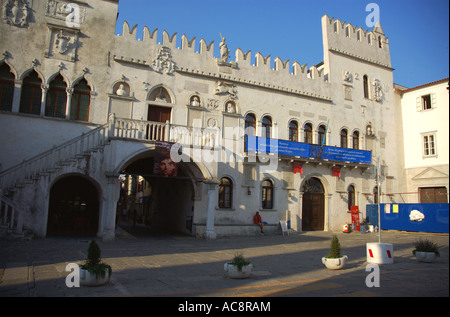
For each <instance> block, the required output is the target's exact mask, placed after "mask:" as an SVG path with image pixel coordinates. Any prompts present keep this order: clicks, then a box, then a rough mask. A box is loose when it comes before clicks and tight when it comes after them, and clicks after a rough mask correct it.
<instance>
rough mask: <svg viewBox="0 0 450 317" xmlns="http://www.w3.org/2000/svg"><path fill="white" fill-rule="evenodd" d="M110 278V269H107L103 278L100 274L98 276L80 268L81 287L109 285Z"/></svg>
mask: <svg viewBox="0 0 450 317" xmlns="http://www.w3.org/2000/svg"><path fill="white" fill-rule="evenodd" d="M110 277H111V276H110V274H109V270H108V269H105V276H103V277H102V276H101V275H100V274H99V275H98V276H96V275H95V274H94V273H91V272H89V271H88V270H86V269H82V268H80V285H83V286H101V285H104V284H106V283H108V282H109V279H110Z"/></svg>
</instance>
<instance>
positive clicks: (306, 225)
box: [302, 177, 325, 231]
mask: <svg viewBox="0 0 450 317" xmlns="http://www.w3.org/2000/svg"><path fill="white" fill-rule="evenodd" d="M302 191H303V205H302V230H304V231H313V230H324V225H325V195H324V189H323V186H322V183H321V182H320V180H319V179H317V178H314V177H313V178H310V179H308V180H306V181H305V183H304V185H303V190H302Z"/></svg>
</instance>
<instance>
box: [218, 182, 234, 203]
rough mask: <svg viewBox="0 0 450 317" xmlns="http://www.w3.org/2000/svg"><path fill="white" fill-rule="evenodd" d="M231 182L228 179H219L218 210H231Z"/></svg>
mask: <svg viewBox="0 0 450 317" xmlns="http://www.w3.org/2000/svg"><path fill="white" fill-rule="evenodd" d="M232 198H233V182H232V181H231V179H229V178H228V177H223V178H221V179H220V183H219V208H226V209H231V208H232Z"/></svg>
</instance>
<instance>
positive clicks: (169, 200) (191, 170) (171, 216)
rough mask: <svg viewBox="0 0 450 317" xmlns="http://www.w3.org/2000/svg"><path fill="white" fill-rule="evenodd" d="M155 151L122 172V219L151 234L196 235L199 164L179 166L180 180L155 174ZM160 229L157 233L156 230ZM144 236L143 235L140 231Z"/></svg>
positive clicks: (120, 207)
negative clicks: (195, 214) (195, 208)
mask: <svg viewBox="0 0 450 317" xmlns="http://www.w3.org/2000/svg"><path fill="white" fill-rule="evenodd" d="M154 166H155V151H152V150H150V151H147V152H145V153H141V154H139V155H138V156H136V157H134V158H133V159H131V160H130V161H129V162H128V163H127V164H125V166H124V167H123V169H122V170H121V172H120V173H121V196H120V199H119V206H118V210H119V211H120V213H121V215H122V216H121V219H122V220H123V219H125V220H126V222H127V224H128V227H130V224H132V225H133V227H135V226H140V228H147V229H148V232H153V233H155V232H165V233H181V234H187V235H192V234H194V229H193V225H194V212H195V210H194V207H195V197H196V190H197V182H198V181H202V180H203V176H202V174H201V172H200V171H199V169H198V168H197V166H196V164H195V163H192V162H189V163H183V162H181V163H178V164H177V173H176V176H162V175H159V174H157V173H155V170H154ZM154 229H156V231H155V230H154ZM140 232H142V231H140Z"/></svg>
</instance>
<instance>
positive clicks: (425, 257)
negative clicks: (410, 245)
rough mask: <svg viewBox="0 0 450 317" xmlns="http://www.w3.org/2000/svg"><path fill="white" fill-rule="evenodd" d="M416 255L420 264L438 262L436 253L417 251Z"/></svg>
mask: <svg viewBox="0 0 450 317" xmlns="http://www.w3.org/2000/svg"><path fill="white" fill-rule="evenodd" d="M414 255H415V256H416V259H417V260H419V262H427V263H432V262H434V261H436V257H437V255H436V253H434V252H423V251H415V252H414Z"/></svg>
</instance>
